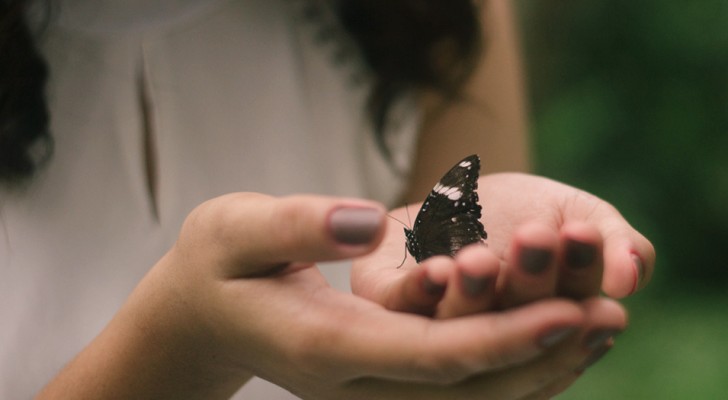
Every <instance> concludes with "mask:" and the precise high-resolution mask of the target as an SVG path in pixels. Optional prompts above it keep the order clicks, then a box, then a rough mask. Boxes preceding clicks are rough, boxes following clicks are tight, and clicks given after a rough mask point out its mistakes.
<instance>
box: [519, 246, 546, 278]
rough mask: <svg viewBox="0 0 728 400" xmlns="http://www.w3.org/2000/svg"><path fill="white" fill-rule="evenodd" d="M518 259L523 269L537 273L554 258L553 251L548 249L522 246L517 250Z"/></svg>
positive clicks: (530, 272) (533, 273)
mask: <svg viewBox="0 0 728 400" xmlns="http://www.w3.org/2000/svg"><path fill="white" fill-rule="evenodd" d="M518 257H519V261H520V263H521V266H522V267H523V269H524V270H525V271H526V272H528V273H529V274H532V275H537V274H540V273H541V272H543V271H544V270H545V269H546V268H547V267H548V266H549V264H551V260H553V258H554V253H553V252H551V251H550V250H548V249H539V248H536V247H524V248H522V249H521V251H520V252H519V255H518Z"/></svg>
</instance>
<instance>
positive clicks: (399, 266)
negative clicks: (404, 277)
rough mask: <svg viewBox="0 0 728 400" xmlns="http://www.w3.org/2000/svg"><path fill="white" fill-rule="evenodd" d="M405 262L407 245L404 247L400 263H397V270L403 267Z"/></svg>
mask: <svg viewBox="0 0 728 400" xmlns="http://www.w3.org/2000/svg"><path fill="white" fill-rule="evenodd" d="M405 261H407V245H405V246H404V257H402V262H401V263H399V265H398V266H397V269H400V268H401V267H402V266H403V265H404V262H405Z"/></svg>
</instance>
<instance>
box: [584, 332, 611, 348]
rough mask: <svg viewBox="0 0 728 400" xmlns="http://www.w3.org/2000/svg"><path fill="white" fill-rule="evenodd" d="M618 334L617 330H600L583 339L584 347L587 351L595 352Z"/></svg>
mask: <svg viewBox="0 0 728 400" xmlns="http://www.w3.org/2000/svg"><path fill="white" fill-rule="evenodd" d="M619 332H620V330H619V329H600V330H596V331H594V332H591V333H589V334H588V335H587V336H586V338H584V347H585V348H586V349H587V350H589V351H596V350H597V349H599V348H600V347H601V346H604V345H605V344H607V341H608V340H609V339H610V338H612V337H614V336H616V335H617V334H619Z"/></svg>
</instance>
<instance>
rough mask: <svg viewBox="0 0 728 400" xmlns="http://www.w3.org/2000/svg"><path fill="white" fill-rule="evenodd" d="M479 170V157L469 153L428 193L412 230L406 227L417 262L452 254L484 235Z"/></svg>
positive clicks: (408, 244)
mask: <svg viewBox="0 0 728 400" xmlns="http://www.w3.org/2000/svg"><path fill="white" fill-rule="evenodd" d="M479 173H480V158H479V157H478V156H477V155H475V154H474V155H471V156H468V157H466V158H465V159H463V160H462V161H460V162H459V163H457V164H456V165H455V166H454V167H452V168H451V169H450V171H448V172H447V173H446V174H445V176H443V177H442V179H440V182H438V183H437V184H436V185H435V187H434V188H433V189H432V191H431V192H430V194H429V195H428V196H427V199H425V202H424V203H423V204H422V208H421V209H420V211H419V213H417V218H416V219H415V223H414V225H413V227H412V230H409V229H405V236H406V239H407V250H408V251H409V252H410V254H412V256H413V257H415V260H417V262H420V261H422V260H425V259H427V258H429V257H432V256H434V255H438V254H443V255H449V256H454V255H455V253H456V252H457V251H458V250H460V248H462V247H463V246H466V245H468V244H471V243H477V242H480V241H481V240H483V239H485V238H487V233H486V232H485V228H483V224H482V223H481V222H480V216H481V207H480V204H478V193H477V188H478V175H479Z"/></svg>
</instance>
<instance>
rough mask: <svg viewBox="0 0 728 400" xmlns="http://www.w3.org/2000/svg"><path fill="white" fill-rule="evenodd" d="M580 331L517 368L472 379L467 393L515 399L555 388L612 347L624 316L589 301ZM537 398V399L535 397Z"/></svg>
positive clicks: (616, 308)
mask: <svg viewBox="0 0 728 400" xmlns="http://www.w3.org/2000/svg"><path fill="white" fill-rule="evenodd" d="M582 308H583V310H584V311H585V322H584V328H583V330H582V331H581V332H580V333H579V334H578V335H575V336H572V337H570V338H568V339H567V340H566V341H564V342H562V343H561V344H559V345H557V346H555V347H554V348H552V349H551V350H549V351H548V352H547V354H546V355H544V356H543V357H541V358H539V359H537V360H535V361H534V362H530V363H524V364H523V365H521V366H518V367H515V368H512V369H509V370H503V371H499V372H496V373H494V374H489V375H484V376H482V377H481V378H472V379H470V380H469V381H467V382H465V384H466V385H470V387H467V388H466V389H467V390H468V392H469V393H472V392H476V391H477V390H478V389H482V390H489V391H490V393H491V398H505V397H506V396H511V398H513V397H512V396H514V395H516V397H515V398H519V397H525V396H530V395H534V394H543V393H545V392H546V391H549V390H553V389H558V387H559V385H562V384H566V383H568V382H569V380H570V379H573V378H575V376H578V375H579V374H580V373H582V372H583V371H584V369H585V368H587V367H588V366H591V365H593V364H594V363H595V362H596V361H598V360H599V359H600V358H601V357H602V356H604V354H606V352H607V351H608V350H609V349H610V348H611V347H612V344H613V338H614V336H615V335H616V334H617V333H618V332H621V331H622V330H624V329H625V328H626V325H627V314H626V311H625V310H624V308H623V307H622V306H621V305H619V303H617V302H615V301H613V300H610V299H601V298H592V299H588V300H585V301H584V302H583V303H582ZM537 398H538V397H537Z"/></svg>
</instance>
